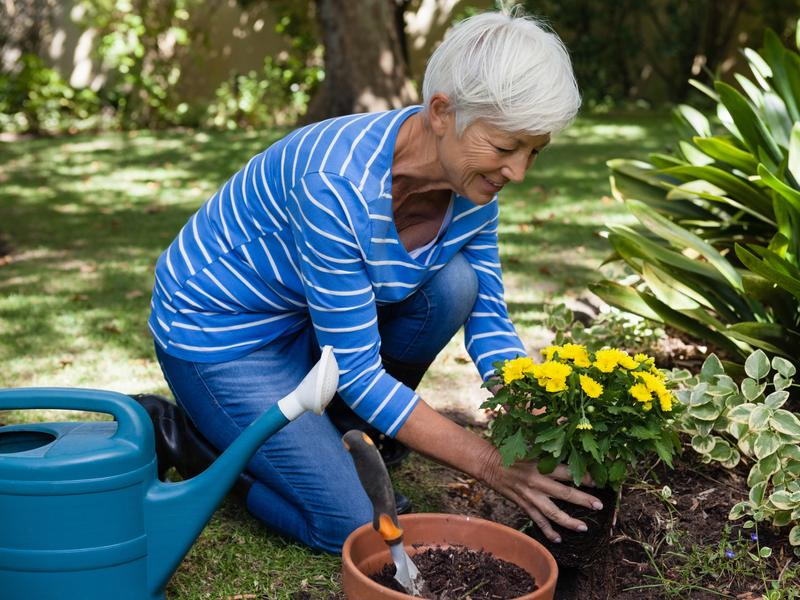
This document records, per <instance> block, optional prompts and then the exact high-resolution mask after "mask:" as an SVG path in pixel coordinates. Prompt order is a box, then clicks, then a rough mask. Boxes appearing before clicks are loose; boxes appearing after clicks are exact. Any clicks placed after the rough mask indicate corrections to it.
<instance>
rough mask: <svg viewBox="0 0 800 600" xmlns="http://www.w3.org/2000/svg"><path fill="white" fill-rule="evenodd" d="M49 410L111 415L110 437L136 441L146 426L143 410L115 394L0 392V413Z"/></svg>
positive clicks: (33, 390)
mask: <svg viewBox="0 0 800 600" xmlns="http://www.w3.org/2000/svg"><path fill="white" fill-rule="evenodd" d="M34 408H52V409H59V410H85V411H89V412H99V413H105V414H109V415H113V417H114V419H116V421H117V432H116V433H115V434H114V437H118V438H120V439H138V438H139V437H140V436H143V435H144V434H145V432H146V431H147V426H148V425H149V424H150V421H149V418H148V416H147V413H146V412H145V410H144V409H143V408H142V407H141V406H139V405H138V404H137V403H136V402H135V401H134V400H133V399H132V398H130V397H129V396H125V395H124V394H120V393H118V392H110V391H106V390H91V389H81V388H18V389H8V390H0V410H11V409H34Z"/></svg>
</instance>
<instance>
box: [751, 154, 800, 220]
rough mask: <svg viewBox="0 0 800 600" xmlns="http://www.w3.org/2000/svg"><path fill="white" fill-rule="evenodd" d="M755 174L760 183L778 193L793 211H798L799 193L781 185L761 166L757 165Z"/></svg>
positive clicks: (781, 183) (799, 207)
mask: <svg viewBox="0 0 800 600" xmlns="http://www.w3.org/2000/svg"><path fill="white" fill-rule="evenodd" d="M757 172H758V176H759V177H761V181H762V182H764V183H765V184H766V185H768V186H769V187H770V188H772V189H773V190H775V191H776V192H778V193H779V194H780V195H781V197H782V198H784V199H785V200H786V201H787V202H788V203H789V204H791V205H792V207H793V208H794V209H795V210H800V191H797V190H796V189H794V188H792V187H791V186H788V185H786V184H785V183H783V182H782V181H781V180H780V179H778V178H777V177H775V175H773V174H772V173H771V172H770V170H769V169H767V167H765V166H764V165H762V164H759V165H758V169H757Z"/></svg>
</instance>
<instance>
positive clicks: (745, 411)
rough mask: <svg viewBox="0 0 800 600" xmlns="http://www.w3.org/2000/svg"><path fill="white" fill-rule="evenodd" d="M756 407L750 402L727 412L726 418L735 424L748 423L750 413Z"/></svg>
mask: <svg viewBox="0 0 800 600" xmlns="http://www.w3.org/2000/svg"><path fill="white" fill-rule="evenodd" d="M756 406H758V405H757V404H752V403H750V402H748V403H746V404H740V405H739V406H737V407H736V408H732V409H731V410H730V411H729V412H728V418H729V419H730V420H731V421H734V422H736V423H745V424H746V423H748V422H749V421H750V413H751V412H753V409H754V408H755V407H756Z"/></svg>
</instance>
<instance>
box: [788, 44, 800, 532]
mask: <svg viewBox="0 0 800 600" xmlns="http://www.w3.org/2000/svg"><path fill="white" fill-rule="evenodd" d="M798 36H799V37H800V28H798ZM797 45H798V47H800V43H798V44H797ZM789 543H790V544H791V545H792V546H800V525H795V526H794V527H792V528H791V529H790V530H789Z"/></svg>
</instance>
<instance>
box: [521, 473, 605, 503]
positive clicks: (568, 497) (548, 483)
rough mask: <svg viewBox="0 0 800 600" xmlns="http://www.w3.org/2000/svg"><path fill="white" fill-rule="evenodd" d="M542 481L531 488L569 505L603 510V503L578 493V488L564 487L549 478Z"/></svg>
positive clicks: (583, 493) (584, 493)
mask: <svg viewBox="0 0 800 600" xmlns="http://www.w3.org/2000/svg"><path fill="white" fill-rule="evenodd" d="M542 479H543V481H541V482H537V483H536V484H534V486H533V487H536V488H538V489H539V490H541V491H542V492H544V493H545V494H547V495H548V496H550V497H552V498H558V499H559V500H564V501H566V502H569V503H570V504H577V505H579V506H585V507H586V508H593V509H594V510H600V509H601V508H603V503H602V502H600V500H598V499H597V498H595V497H594V496H591V495H589V494H587V493H586V492H582V491H580V490H579V489H578V488H575V487H572V486H571V485H564V484H563V483H559V482H558V481H555V480H554V479H550V478H549V477H543V478H542Z"/></svg>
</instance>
